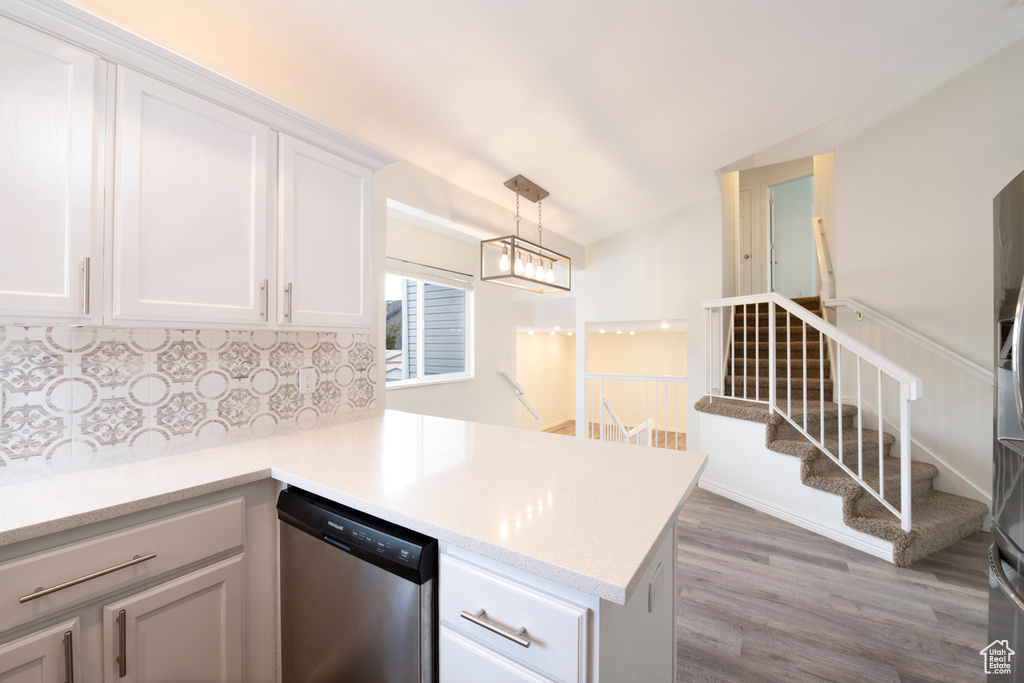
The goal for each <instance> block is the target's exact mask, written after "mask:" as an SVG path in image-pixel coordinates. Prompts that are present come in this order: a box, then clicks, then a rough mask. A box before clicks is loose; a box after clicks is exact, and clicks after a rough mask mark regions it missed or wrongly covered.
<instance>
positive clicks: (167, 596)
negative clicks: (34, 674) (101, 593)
mask: <svg viewBox="0 0 1024 683" xmlns="http://www.w3.org/2000/svg"><path fill="white" fill-rule="evenodd" d="M241 587H242V556H241V555H238V556H235V557H232V558H230V559H228V560H224V561H223V562H219V563H217V564H215V565H211V566H209V567H206V568H205V569H200V570H198V571H195V572H193V573H191V574H187V575H185V576H183V577H181V578H178V579H174V580H172V581H168V582H166V583H162V584H160V585H158V586H156V587H154V588H151V589H149V590H148V591H145V592H143V593H139V594H138V595H133V596H131V597H129V598H126V599H125V600H121V601H119V602H116V603H112V604H109V605H106V606H104V608H103V642H104V667H103V668H104V679H105V680H106V681H108V682H109V683H116V682H119V683H133V682H136V681H145V682H146V683H160V682H166V683H175V682H177V681H206V682H208V683H213V682H215V681H222V682H225V683H226V682H228V681H240V680H242V666H243V665H242V597H241V596H242V594H241ZM122 610H123V611H124V615H125V616H124V624H123V625H120V624H119V623H118V615H119V614H120V613H121V611H122ZM121 628H123V629H124V631H125V637H124V643H125V648H124V651H123V653H122V652H121V649H120V642H119V641H120V638H119V636H120V631H119V629H121ZM121 655H123V656H125V657H126V660H125V676H124V677H123V678H122V677H120V673H119V664H118V657H119V656H121Z"/></svg>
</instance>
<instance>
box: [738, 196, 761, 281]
mask: <svg viewBox="0 0 1024 683" xmlns="http://www.w3.org/2000/svg"><path fill="white" fill-rule="evenodd" d="M750 210H751V207H750V190H749V189H744V190H741V191H740V193H739V215H738V217H737V223H736V229H737V233H738V235H737V240H736V245H737V249H738V250H739V267H738V268H737V279H738V282H739V287H737V293H738V294H739V296H746V295H747V294H755V292H754V290H753V282H754V267H755V264H756V261H757V259H756V258H754V245H753V240H752V239H751V229H750V219H751V213H750Z"/></svg>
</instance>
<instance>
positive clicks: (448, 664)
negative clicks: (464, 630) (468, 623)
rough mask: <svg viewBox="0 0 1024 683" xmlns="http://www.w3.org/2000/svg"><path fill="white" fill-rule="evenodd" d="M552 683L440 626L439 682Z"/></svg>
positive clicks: (487, 648) (471, 640)
mask: <svg viewBox="0 0 1024 683" xmlns="http://www.w3.org/2000/svg"><path fill="white" fill-rule="evenodd" d="M479 681H488V683H552V681H551V679H550V678H547V677H545V676H541V675H540V674H538V673H535V672H533V671H530V670H529V669H526V668H524V667H522V666H520V665H519V664H516V663H515V662H513V661H512V660H510V659H508V658H507V657H503V656H501V655H499V654H498V653H496V652H495V651H494V650H492V649H490V648H489V647H486V646H484V645H481V644H480V643H478V642H476V641H474V640H473V639H471V638H467V637H466V636H464V635H462V634H461V633H458V632H457V631H453V630H452V629H450V628H446V627H443V626H442V627H441V683H478V682H479Z"/></svg>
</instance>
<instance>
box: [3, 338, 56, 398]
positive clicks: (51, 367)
mask: <svg viewBox="0 0 1024 683" xmlns="http://www.w3.org/2000/svg"><path fill="white" fill-rule="evenodd" d="M66 367H67V359H66V358H65V357H64V356H63V355H62V354H60V353H59V352H56V351H53V350H51V349H49V348H47V346H46V345H45V344H44V343H43V342H42V341H37V340H32V339H18V340H13V339H12V340H11V341H10V342H9V343H8V344H6V345H5V346H4V347H3V349H0V384H3V386H5V387H6V388H7V389H8V390H9V391H13V392H29V391H38V390H40V389H42V388H43V387H44V386H46V384H47V383H48V382H49V381H50V380H52V379H54V378H57V377H60V376H61V375H63V374H64V370H65V368H66Z"/></svg>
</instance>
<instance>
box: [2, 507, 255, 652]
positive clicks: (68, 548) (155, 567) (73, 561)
mask: <svg viewBox="0 0 1024 683" xmlns="http://www.w3.org/2000/svg"><path fill="white" fill-rule="evenodd" d="M244 514H245V503H244V501H243V499H241V498H236V499H233V500H229V501H225V502H223V503H218V504H216V505H210V506H208V507H204V508H200V509H198V510H193V511H191V512H186V513H182V514H179V515H174V516H172V517H166V518H164V519H159V520H156V521H152V522H146V523H145V524H139V525H136V526H131V527H127V528H125V529H123V530H121V531H116V532H112V533H107V534H103V535H102V536H96V537H94V538H90V539H87V540H84V541H80V542H78V543H72V544H69V545H65V546H61V547H58V548H54V549H52V550H46V551H43V552H39V553H34V554H32V555H27V556H25V557H21V558H18V559H15V560H10V561H9V562H5V563H3V564H0V632H3V631H6V630H8V629H10V628H14V627H16V626H20V625H22V624H26V623H28V622H30V621H33V620H35V619H40V618H43V617H46V616H48V615H51V614H57V613H59V612H61V611H62V610H65V609H68V608H70V607H72V606H74V605H77V604H81V603H84V602H89V601H92V600H94V599H96V598H98V597H101V596H103V595H107V594H110V593H113V592H116V591H119V590H123V589H125V588H128V587H130V586H132V585H135V584H138V583H141V582H143V581H147V580H149V579H151V578H154V577H157V576H160V575H161V574H165V573H167V572H170V571H174V570H175V569H179V568H181V567H185V566H187V565H190V564H192V563H194V562H198V561H200V560H203V559H205V558H207V557H212V556H214V555H217V554H219V553H222V552H225V551H228V550H231V549H232V548H238V547H240V546H242V545H243V543H244V540H243V539H244V527H243V524H244V522H243V520H244ZM151 553H156V556H155V557H153V558H152V559H149V560H145V561H143V562H140V563H138V564H133V565H131V566H126V567H124V568H122V569H118V570H116V571H112V572H109V573H102V574H101V575H99V576H96V577H95V578H91V579H89V580H87V581H84V582H82V583H78V584H77V585H72V586H69V587H67V588H64V589H62V590H58V591H55V592H53V593H50V594H49V595H45V596H43V597H39V598H36V599H34V600H30V601H28V602H20V600H21V598H22V597H24V596H28V595H30V594H32V593H34V592H36V591H37V589H39V588H50V587H53V586H59V585H61V584H64V583H66V582H71V581H74V580H75V579H79V578H81V577H85V576H89V575H91V574H94V573H101V572H103V570H106V569H108V568H111V567H115V566H117V565H120V564H122V563H125V562H128V561H130V560H132V559H133V558H135V557H136V556H137V557H145V556H146V555H149V554H151Z"/></svg>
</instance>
